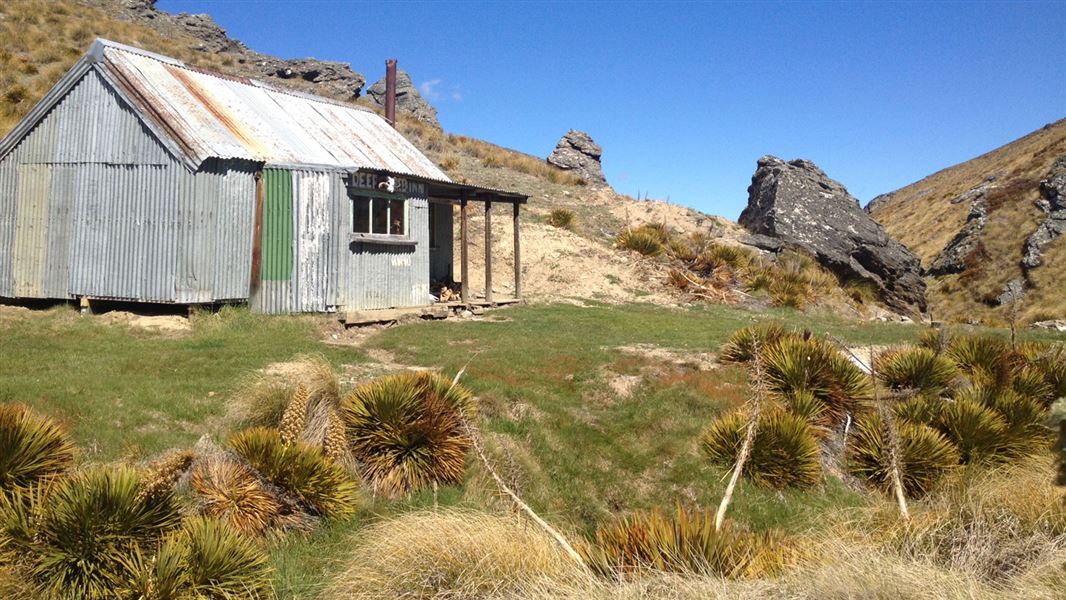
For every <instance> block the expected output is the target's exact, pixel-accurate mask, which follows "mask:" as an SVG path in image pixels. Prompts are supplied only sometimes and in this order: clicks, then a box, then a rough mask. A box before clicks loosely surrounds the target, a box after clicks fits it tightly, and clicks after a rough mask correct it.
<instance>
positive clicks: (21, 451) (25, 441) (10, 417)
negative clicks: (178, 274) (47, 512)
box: [0, 404, 74, 495]
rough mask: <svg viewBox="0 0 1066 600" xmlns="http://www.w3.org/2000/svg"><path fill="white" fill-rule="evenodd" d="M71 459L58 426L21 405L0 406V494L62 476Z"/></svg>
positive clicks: (69, 447) (66, 439)
mask: <svg viewBox="0 0 1066 600" xmlns="http://www.w3.org/2000/svg"><path fill="white" fill-rule="evenodd" d="M73 460H74V446H73V444H71V443H70V439H69V437H68V436H67V433H66V431H64V430H63V428H62V427H60V426H59V424H58V423H56V422H55V421H53V420H52V419H50V418H48V417H45V416H41V415H38V414H36V413H34V412H32V411H31V410H30V409H28V408H26V407H25V406H22V405H20V404H4V405H0V495H2V494H6V493H9V492H10V491H11V490H12V489H14V488H22V487H27V486H31V485H33V484H34V483H36V482H37V481H39V480H40V479H42V478H45V477H50V476H53V475H56V474H58V473H61V472H62V471H64V470H66V469H67V468H68V467H70V465H71V463H72V462H73Z"/></svg>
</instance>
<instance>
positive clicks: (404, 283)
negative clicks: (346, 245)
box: [341, 198, 429, 310]
mask: <svg viewBox="0 0 1066 600" xmlns="http://www.w3.org/2000/svg"><path fill="white" fill-rule="evenodd" d="M407 204H408V212H407V218H408V231H409V232H410V237H411V238H412V239H413V240H414V241H415V242H416V243H415V244H414V245H411V246H407V245H404V246H392V245H383V244H374V243H368V242H357V243H354V244H351V245H350V250H349V251H348V252H347V256H348V259H349V260H350V267H349V270H348V278H347V281H346V285H345V287H344V288H343V292H342V298H341V304H343V305H344V306H345V308H347V309H348V310H363V309H373V308H393V307H402V306H423V305H426V304H429V202H428V201H427V200H426V199H425V198H410V199H409V200H408V203H407ZM348 231H351V227H350V225H349V226H348V228H347V230H346V232H345V234H344V235H345V236H347V235H348V234H347V232H348Z"/></svg>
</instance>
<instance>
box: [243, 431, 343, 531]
mask: <svg viewBox="0 0 1066 600" xmlns="http://www.w3.org/2000/svg"><path fill="white" fill-rule="evenodd" d="M229 444H230V447H231V448H232V449H233V451H234V452H236V453H237V455H238V456H240V457H241V458H243V459H244V460H246V461H248V464H249V465H251V466H252V468H254V469H255V470H257V471H259V473H261V474H262V475H263V477H265V478H266V479H267V480H268V481H270V482H271V483H273V484H274V485H276V486H278V487H279V488H281V489H283V490H285V491H286V492H287V493H289V494H291V495H292V496H293V497H294V498H295V499H296V500H297V501H298V502H299V503H300V505H301V506H302V507H303V508H305V509H306V510H308V511H310V512H311V513H312V514H316V515H322V516H324V517H328V518H331V519H343V518H346V517H348V516H350V515H351V514H352V513H354V512H355V508H356V502H357V493H356V492H357V486H356V484H355V482H353V481H352V480H351V479H350V478H349V477H348V474H347V473H345V472H344V469H342V468H341V467H340V466H338V465H337V464H336V463H334V462H333V461H331V460H330V459H328V458H326V456H325V454H323V452H322V450H321V449H319V448H316V447H314V446H311V445H309V444H306V443H304V442H299V441H297V442H295V443H292V444H285V443H283V442H282V441H281V435H280V434H279V433H278V431H277V430H275V429H267V428H263V427H257V428H253V429H246V430H244V431H241V432H239V433H236V434H234V435H233V436H232V437H231V438H230V441H229Z"/></svg>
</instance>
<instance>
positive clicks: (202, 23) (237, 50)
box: [86, 0, 440, 127]
mask: <svg viewBox="0 0 1066 600" xmlns="http://www.w3.org/2000/svg"><path fill="white" fill-rule="evenodd" d="M86 2H87V3H88V4H89V5H91V6H94V7H95V8H98V9H100V10H102V11H104V12H105V13H107V14H109V15H111V16H112V17H114V18H117V19H122V20H125V21H133V22H136V23H138V24H140V25H144V26H147V27H148V28H149V29H152V30H154V31H155V32H156V33H158V34H161V35H163V36H168V37H175V36H179V37H182V38H192V39H194V40H196V42H195V46H194V49H195V50H197V51H199V52H204V53H207V54H214V55H218V56H220V57H222V58H223V59H224V60H225V63H226V71H228V72H230V73H232V74H234V75H240V76H244V77H249V78H251V79H257V80H260V81H264V82H267V83H273V84H275V85H278V86H281V87H287V88H292V89H296V90H300V91H305V92H310V93H313V94H317V95H319V96H325V97H327V98H333V99H335V100H341V101H346V102H351V101H354V100H356V99H358V98H360V97H362V96H363V92H364V90H363V88H364V86H365V85H366V77H364V76H363V74H362V73H358V72H356V71H354V70H352V68H351V65H349V64H347V63H343V62H336V61H330V60H319V59H316V58H293V59H283V58H279V57H276V56H271V55H269V54H261V53H259V52H256V51H254V50H252V49H250V48H248V47H247V46H246V45H244V43H243V42H241V41H240V40H236V39H233V38H231V37H230V36H229V35H228V34H227V33H226V30H225V29H223V28H222V27H220V26H219V25H218V23H216V22H215V21H214V19H212V18H211V16H210V15H206V14H197V15H190V14H187V13H180V14H177V15H172V14H170V13H168V12H166V11H163V10H160V9H159V8H157V7H156V0H118V1H116V0H86ZM382 58H384V57H382ZM405 75H406V74H405ZM402 89H403V92H404V96H403V97H400V96H398V97H397V103H396V109H397V111H398V112H400V113H409V114H411V115H412V116H414V117H415V118H418V119H420V120H423V121H427V122H430V123H432V124H434V126H436V127H439V126H440V125H439V124H438V123H437V119H436V110H434V109H433V107H432V106H430V105H429V104H428V103H427V102H426V101H425V99H423V98H422V97H421V96H420V95H419V94H418V90H417V89H416V88H415V87H414V86H413V85H411V83H410V77H409V76H408V77H407V86H406V87H404V88H402ZM382 90H384V83H382ZM368 91H369V90H368ZM401 98H402V99H401ZM370 101H371V103H372V104H377V103H378V102H377V100H376V99H375V98H373V96H371V97H370ZM382 102H383V101H382Z"/></svg>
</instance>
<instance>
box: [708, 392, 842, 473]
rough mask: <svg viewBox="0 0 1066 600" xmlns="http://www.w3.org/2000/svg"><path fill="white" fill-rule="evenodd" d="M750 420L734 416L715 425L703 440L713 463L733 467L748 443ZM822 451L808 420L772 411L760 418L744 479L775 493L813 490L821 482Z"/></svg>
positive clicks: (714, 422)
mask: <svg viewBox="0 0 1066 600" xmlns="http://www.w3.org/2000/svg"><path fill="white" fill-rule="evenodd" d="M747 423H748V417H747V416H746V415H745V414H743V413H738V412H733V413H729V414H727V415H724V416H722V417H719V418H718V419H716V420H715V421H713V422H712V423H711V425H710V427H708V428H707V431H706V432H704V434H703V437H702V439H701V440H700V447H701V448H702V449H703V451H704V453H705V454H707V455H708V456H709V457H710V458H711V460H713V461H715V462H717V463H719V464H721V465H723V466H725V467H732V465H733V463H734V462H736V459H737V454H738V452H739V450H740V446H741V443H742V441H743V439H744V430H745V428H746V427H747ZM820 458H821V448H820V446H819V444H818V438H816V437H815V435H814V433H813V432H812V431H811V426H810V424H809V423H808V422H807V419H806V418H805V417H804V416H801V415H798V414H795V413H793V412H788V411H784V410H780V409H777V410H771V411H767V412H764V413H763V414H761V415H760V417H759V424H758V428H757V429H756V434H755V441H754V444H753V445H752V449H751V454H750V456H749V457H748V461H747V463H746V464H745V467H744V476H745V477H749V478H750V479H752V480H753V481H755V482H756V483H759V484H761V485H765V486H767V487H770V488H774V489H782V488H787V487H810V486H812V485H815V484H816V483H818V481H819V479H820V478H821V474H822V469H821V462H820Z"/></svg>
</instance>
